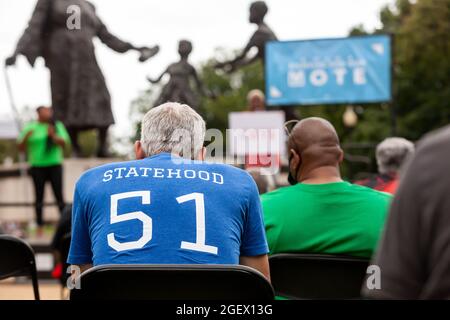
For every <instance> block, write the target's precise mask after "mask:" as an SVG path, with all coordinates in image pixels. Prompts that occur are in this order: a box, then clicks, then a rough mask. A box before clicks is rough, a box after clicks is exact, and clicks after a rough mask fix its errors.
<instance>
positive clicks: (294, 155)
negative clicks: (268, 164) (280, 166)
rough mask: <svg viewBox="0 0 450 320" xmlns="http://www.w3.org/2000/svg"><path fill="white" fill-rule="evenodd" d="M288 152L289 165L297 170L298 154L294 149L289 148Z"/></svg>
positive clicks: (298, 163)
mask: <svg viewBox="0 0 450 320" xmlns="http://www.w3.org/2000/svg"><path fill="white" fill-rule="evenodd" d="M289 152H290V155H289V159H291V161H290V162H289V167H290V168H293V169H294V170H297V168H298V167H299V165H300V155H299V154H298V153H297V151H295V150H294V149H291V150H289ZM290 168H289V169H290Z"/></svg>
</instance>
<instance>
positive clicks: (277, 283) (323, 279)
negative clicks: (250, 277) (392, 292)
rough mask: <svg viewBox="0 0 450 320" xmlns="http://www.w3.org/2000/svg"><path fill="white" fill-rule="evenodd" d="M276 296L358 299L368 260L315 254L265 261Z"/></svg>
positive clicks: (278, 255)
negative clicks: (268, 266) (268, 264)
mask: <svg viewBox="0 0 450 320" xmlns="http://www.w3.org/2000/svg"><path fill="white" fill-rule="evenodd" d="M269 263H270V277H271V282H272V285H273V287H274V289H275V294H276V295H277V296H282V297H286V298H290V299H358V298H360V297H361V296H360V292H361V287H362V284H363V281H364V278H365V276H366V271H367V267H368V265H369V260H367V259H360V258H355V257H349V256H335V255H318V254H297V253H295V254H294V253H286V254H284V253H283V254H275V255H273V256H270V257H269Z"/></svg>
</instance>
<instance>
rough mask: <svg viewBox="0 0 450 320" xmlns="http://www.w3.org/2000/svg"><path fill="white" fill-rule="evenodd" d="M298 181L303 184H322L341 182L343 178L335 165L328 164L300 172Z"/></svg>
mask: <svg viewBox="0 0 450 320" xmlns="http://www.w3.org/2000/svg"><path fill="white" fill-rule="evenodd" d="M298 181H299V182H300V183H304V184H324V183H333V182H342V181H343V180H342V178H341V174H340V172H339V169H338V168H337V167H333V166H329V167H320V168H316V169H312V170H309V171H306V172H305V173H301V172H300V177H299V179H298Z"/></svg>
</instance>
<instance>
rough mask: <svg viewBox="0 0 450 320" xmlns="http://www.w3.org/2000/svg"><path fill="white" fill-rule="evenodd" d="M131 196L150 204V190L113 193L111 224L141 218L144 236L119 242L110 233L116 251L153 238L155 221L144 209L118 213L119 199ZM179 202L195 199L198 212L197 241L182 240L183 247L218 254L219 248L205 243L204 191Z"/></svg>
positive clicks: (110, 244) (187, 196)
mask: <svg viewBox="0 0 450 320" xmlns="http://www.w3.org/2000/svg"><path fill="white" fill-rule="evenodd" d="M129 198H142V204H143V205H148V204H150V191H133V192H124V193H117V194H113V195H111V224H114V223H120V222H125V221H130V220H140V221H141V222H142V236H141V237H140V238H139V239H138V240H136V241H127V242H119V241H117V240H116V238H115V236H114V233H109V234H108V236H107V239H108V245H109V246H110V247H111V248H113V249H114V250H116V251H125V250H132V249H140V248H143V247H144V246H145V245H146V244H147V243H149V242H150V240H152V235H153V221H152V218H150V217H149V216H148V215H146V214H145V213H144V212H142V211H134V212H129V213H124V214H120V215H119V214H118V212H117V207H118V204H119V200H122V199H129ZM176 200H177V201H178V203H180V204H181V203H185V202H188V201H192V200H193V201H195V212H196V226H197V230H196V241H195V242H187V241H182V242H181V246H180V247H181V249H186V250H193V251H199V252H206V253H212V254H217V252H218V248H217V247H214V246H209V245H207V244H205V241H206V228H205V201H204V196H203V193H197V192H195V193H190V194H187V195H184V196H181V197H178V198H176Z"/></svg>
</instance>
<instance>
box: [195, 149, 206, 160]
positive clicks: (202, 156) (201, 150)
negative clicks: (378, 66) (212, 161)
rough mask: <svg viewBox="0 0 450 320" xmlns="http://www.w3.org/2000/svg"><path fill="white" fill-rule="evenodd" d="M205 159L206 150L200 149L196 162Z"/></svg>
mask: <svg viewBox="0 0 450 320" xmlns="http://www.w3.org/2000/svg"><path fill="white" fill-rule="evenodd" d="M205 159H206V148H205V147H202V148H201V149H200V151H199V152H198V154H197V157H196V160H200V161H205Z"/></svg>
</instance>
